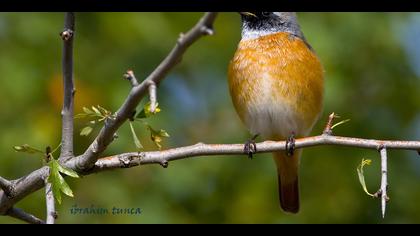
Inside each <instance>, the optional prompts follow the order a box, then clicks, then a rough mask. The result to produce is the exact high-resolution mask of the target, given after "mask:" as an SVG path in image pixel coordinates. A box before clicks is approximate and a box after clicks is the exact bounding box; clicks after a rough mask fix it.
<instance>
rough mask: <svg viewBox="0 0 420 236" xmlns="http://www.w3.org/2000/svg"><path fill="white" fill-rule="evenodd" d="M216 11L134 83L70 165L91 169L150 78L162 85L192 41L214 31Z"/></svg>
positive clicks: (133, 108)
mask: <svg viewBox="0 0 420 236" xmlns="http://www.w3.org/2000/svg"><path fill="white" fill-rule="evenodd" d="M216 15H217V13H206V14H205V15H204V16H203V17H202V18H201V19H200V21H199V22H198V23H197V24H196V25H195V26H194V27H193V28H192V29H191V30H190V31H188V33H186V34H185V35H181V37H180V38H179V39H178V42H177V44H176V45H175V47H174V48H173V49H172V51H171V52H170V53H169V55H168V56H167V57H166V58H165V59H164V60H163V61H162V62H161V63H160V65H159V66H158V67H157V68H156V69H155V70H154V71H153V72H152V73H151V74H150V75H149V76H148V77H147V78H146V80H144V81H143V82H142V83H141V84H139V85H137V86H134V87H133V88H132V89H131V91H130V93H129V95H128V97H127V98H126V100H125V102H124V104H123V105H122V106H121V107H120V109H119V110H118V111H117V112H116V116H115V119H108V120H106V122H105V126H104V127H103V128H102V129H101V131H100V132H99V134H98V136H97V137H96V139H95V140H94V141H93V143H92V144H91V145H90V146H89V148H88V149H87V150H86V151H85V153H83V155H81V156H78V157H76V158H74V159H72V160H71V161H70V162H69V163H67V165H68V166H69V167H70V168H72V169H75V170H87V169H89V168H92V167H93V166H94V164H95V162H96V160H97V159H98V158H99V157H100V154H101V153H102V152H103V151H104V150H105V149H106V147H107V146H108V145H109V144H110V143H111V142H112V140H113V139H114V134H115V132H116V131H117V130H118V128H119V127H120V126H121V125H122V124H123V123H124V122H125V121H126V120H127V119H128V118H130V117H131V116H132V114H133V111H134V110H135V109H136V107H137V105H138V104H139V102H140V101H141V99H142V98H143V97H144V96H145V95H146V94H147V92H148V88H149V85H150V81H152V82H153V83H155V84H159V82H160V81H161V80H163V79H164V78H165V76H166V74H167V73H168V72H169V70H171V69H172V68H173V67H174V66H175V65H176V64H178V62H180V60H181V57H182V55H183V54H184V53H185V51H186V50H187V49H188V47H189V46H191V44H193V43H194V42H195V41H197V40H198V39H199V38H201V37H202V36H203V35H208V34H212V33H213V30H212V25H213V22H214V20H215V18H216Z"/></svg>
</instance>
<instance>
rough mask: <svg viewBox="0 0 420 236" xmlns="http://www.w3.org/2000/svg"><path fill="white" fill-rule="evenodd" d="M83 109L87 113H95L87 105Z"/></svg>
mask: <svg viewBox="0 0 420 236" xmlns="http://www.w3.org/2000/svg"><path fill="white" fill-rule="evenodd" d="M83 111H84V112H85V113H86V114H94V112H93V111H91V110H90V109H89V108H87V107H83Z"/></svg>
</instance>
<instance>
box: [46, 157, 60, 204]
mask: <svg viewBox="0 0 420 236" xmlns="http://www.w3.org/2000/svg"><path fill="white" fill-rule="evenodd" d="M48 165H49V167H50V175H49V176H48V182H49V183H51V186H52V191H53V195H54V198H55V200H56V201H57V202H58V204H61V192H60V181H59V177H58V176H61V175H60V173H59V172H58V166H57V165H58V163H57V161H56V160H51V161H50V162H49V163H48Z"/></svg>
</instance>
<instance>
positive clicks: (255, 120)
mask: <svg viewBox="0 0 420 236" xmlns="http://www.w3.org/2000/svg"><path fill="white" fill-rule="evenodd" d="M299 120H300V118H299V117H298V116H297V115H296V113H295V111H293V110H292V107H291V106H290V105H289V104H286V103H284V102H282V101H276V102H275V103H273V101H272V100H270V101H264V99H261V100H259V101H257V102H256V103H254V104H249V105H248V107H247V111H246V114H245V124H246V126H247V127H248V128H249V129H250V131H251V133H252V134H259V135H261V136H262V137H263V138H266V139H270V138H273V137H279V136H280V137H283V138H287V137H289V136H290V135H291V134H292V133H294V134H295V135H299V136H300V135H306V134H305V133H306V132H304V131H303V130H299V126H298V121H299Z"/></svg>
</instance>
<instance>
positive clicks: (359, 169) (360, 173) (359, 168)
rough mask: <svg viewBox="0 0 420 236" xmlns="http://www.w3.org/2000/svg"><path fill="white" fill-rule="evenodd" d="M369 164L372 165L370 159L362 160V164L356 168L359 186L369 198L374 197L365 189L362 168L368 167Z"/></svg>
mask: <svg viewBox="0 0 420 236" xmlns="http://www.w3.org/2000/svg"><path fill="white" fill-rule="evenodd" d="M370 163H372V160H370V159H366V160H365V159H362V162H361V163H360V165H359V166H358V167H357V175H358V176H359V181H360V184H361V185H362V188H363V190H364V191H365V193H366V194H367V195H369V196H371V197H374V195H373V194H371V193H369V191H368V190H367V187H366V182H365V176H364V174H363V167H364V166H365V165H370Z"/></svg>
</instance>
